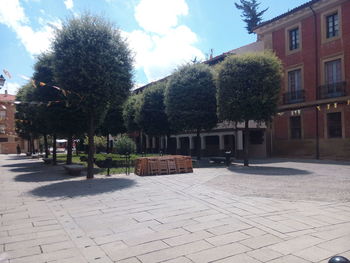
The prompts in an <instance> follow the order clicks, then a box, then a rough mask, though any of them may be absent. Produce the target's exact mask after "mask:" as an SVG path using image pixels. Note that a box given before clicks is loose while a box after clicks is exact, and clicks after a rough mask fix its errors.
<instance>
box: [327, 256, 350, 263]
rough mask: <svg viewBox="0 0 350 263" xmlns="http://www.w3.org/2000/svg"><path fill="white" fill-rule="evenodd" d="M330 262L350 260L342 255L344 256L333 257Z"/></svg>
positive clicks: (342, 262) (337, 262)
mask: <svg viewBox="0 0 350 263" xmlns="http://www.w3.org/2000/svg"><path fill="white" fill-rule="evenodd" d="M328 263H350V261H349V260H348V259H347V258H345V257H342V256H335V257H332V258H331V259H330V260H329V261H328Z"/></svg>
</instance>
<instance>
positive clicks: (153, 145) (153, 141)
mask: <svg viewBox="0 0 350 263" xmlns="http://www.w3.org/2000/svg"><path fill="white" fill-rule="evenodd" d="M155 148H156V137H152V149H155Z"/></svg>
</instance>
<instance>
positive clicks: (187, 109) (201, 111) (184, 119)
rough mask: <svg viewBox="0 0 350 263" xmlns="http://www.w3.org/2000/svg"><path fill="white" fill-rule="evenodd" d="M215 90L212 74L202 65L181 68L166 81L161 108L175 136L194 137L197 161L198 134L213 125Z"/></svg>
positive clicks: (198, 154)
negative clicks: (183, 133)
mask: <svg viewBox="0 0 350 263" xmlns="http://www.w3.org/2000/svg"><path fill="white" fill-rule="evenodd" d="M215 95H216V87H215V83H214V80H213V73H212V71H211V69H210V68H209V66H207V65H205V64H192V65H185V66H183V67H181V68H179V69H178V70H177V71H176V72H175V73H174V74H173V75H172V76H171V77H170V79H169V81H168V84H167V89H166V94H165V107H166V113H167V115H168V120H169V123H170V127H171V128H172V130H174V131H175V132H181V131H195V132H196V133H197V144H196V145H197V157H198V158H200V149H199V134H200V132H201V131H202V130H210V129H212V128H213V127H215V125H216V124H217V116H216V96H215Z"/></svg>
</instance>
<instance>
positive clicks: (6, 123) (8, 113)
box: [0, 92, 25, 154]
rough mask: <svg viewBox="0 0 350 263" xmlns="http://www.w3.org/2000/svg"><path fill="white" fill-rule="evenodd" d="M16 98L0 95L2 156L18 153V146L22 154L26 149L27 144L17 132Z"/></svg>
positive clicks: (0, 150)
mask: <svg viewBox="0 0 350 263" xmlns="http://www.w3.org/2000/svg"><path fill="white" fill-rule="evenodd" d="M15 98H16V96H14V95H9V94H7V92H5V94H0V154H13V153H17V145H19V146H20V148H21V151H22V152H23V151H24V149H25V142H24V141H23V140H22V139H21V138H19V137H18V136H17V134H16V131H15V112H16V106H15V104H14V101H15Z"/></svg>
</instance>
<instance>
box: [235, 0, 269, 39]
mask: <svg viewBox="0 0 350 263" xmlns="http://www.w3.org/2000/svg"><path fill="white" fill-rule="evenodd" d="M235 6H236V8H237V9H239V10H241V11H242V15H241V17H242V18H243V21H244V22H245V23H246V24H247V25H246V29H247V30H248V33H249V34H252V33H254V32H253V29H254V28H255V27H256V26H257V25H258V24H260V23H261V21H262V16H263V15H264V13H265V12H266V11H267V10H268V8H266V9H264V10H262V11H259V6H260V3H259V2H257V0H240V3H235Z"/></svg>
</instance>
